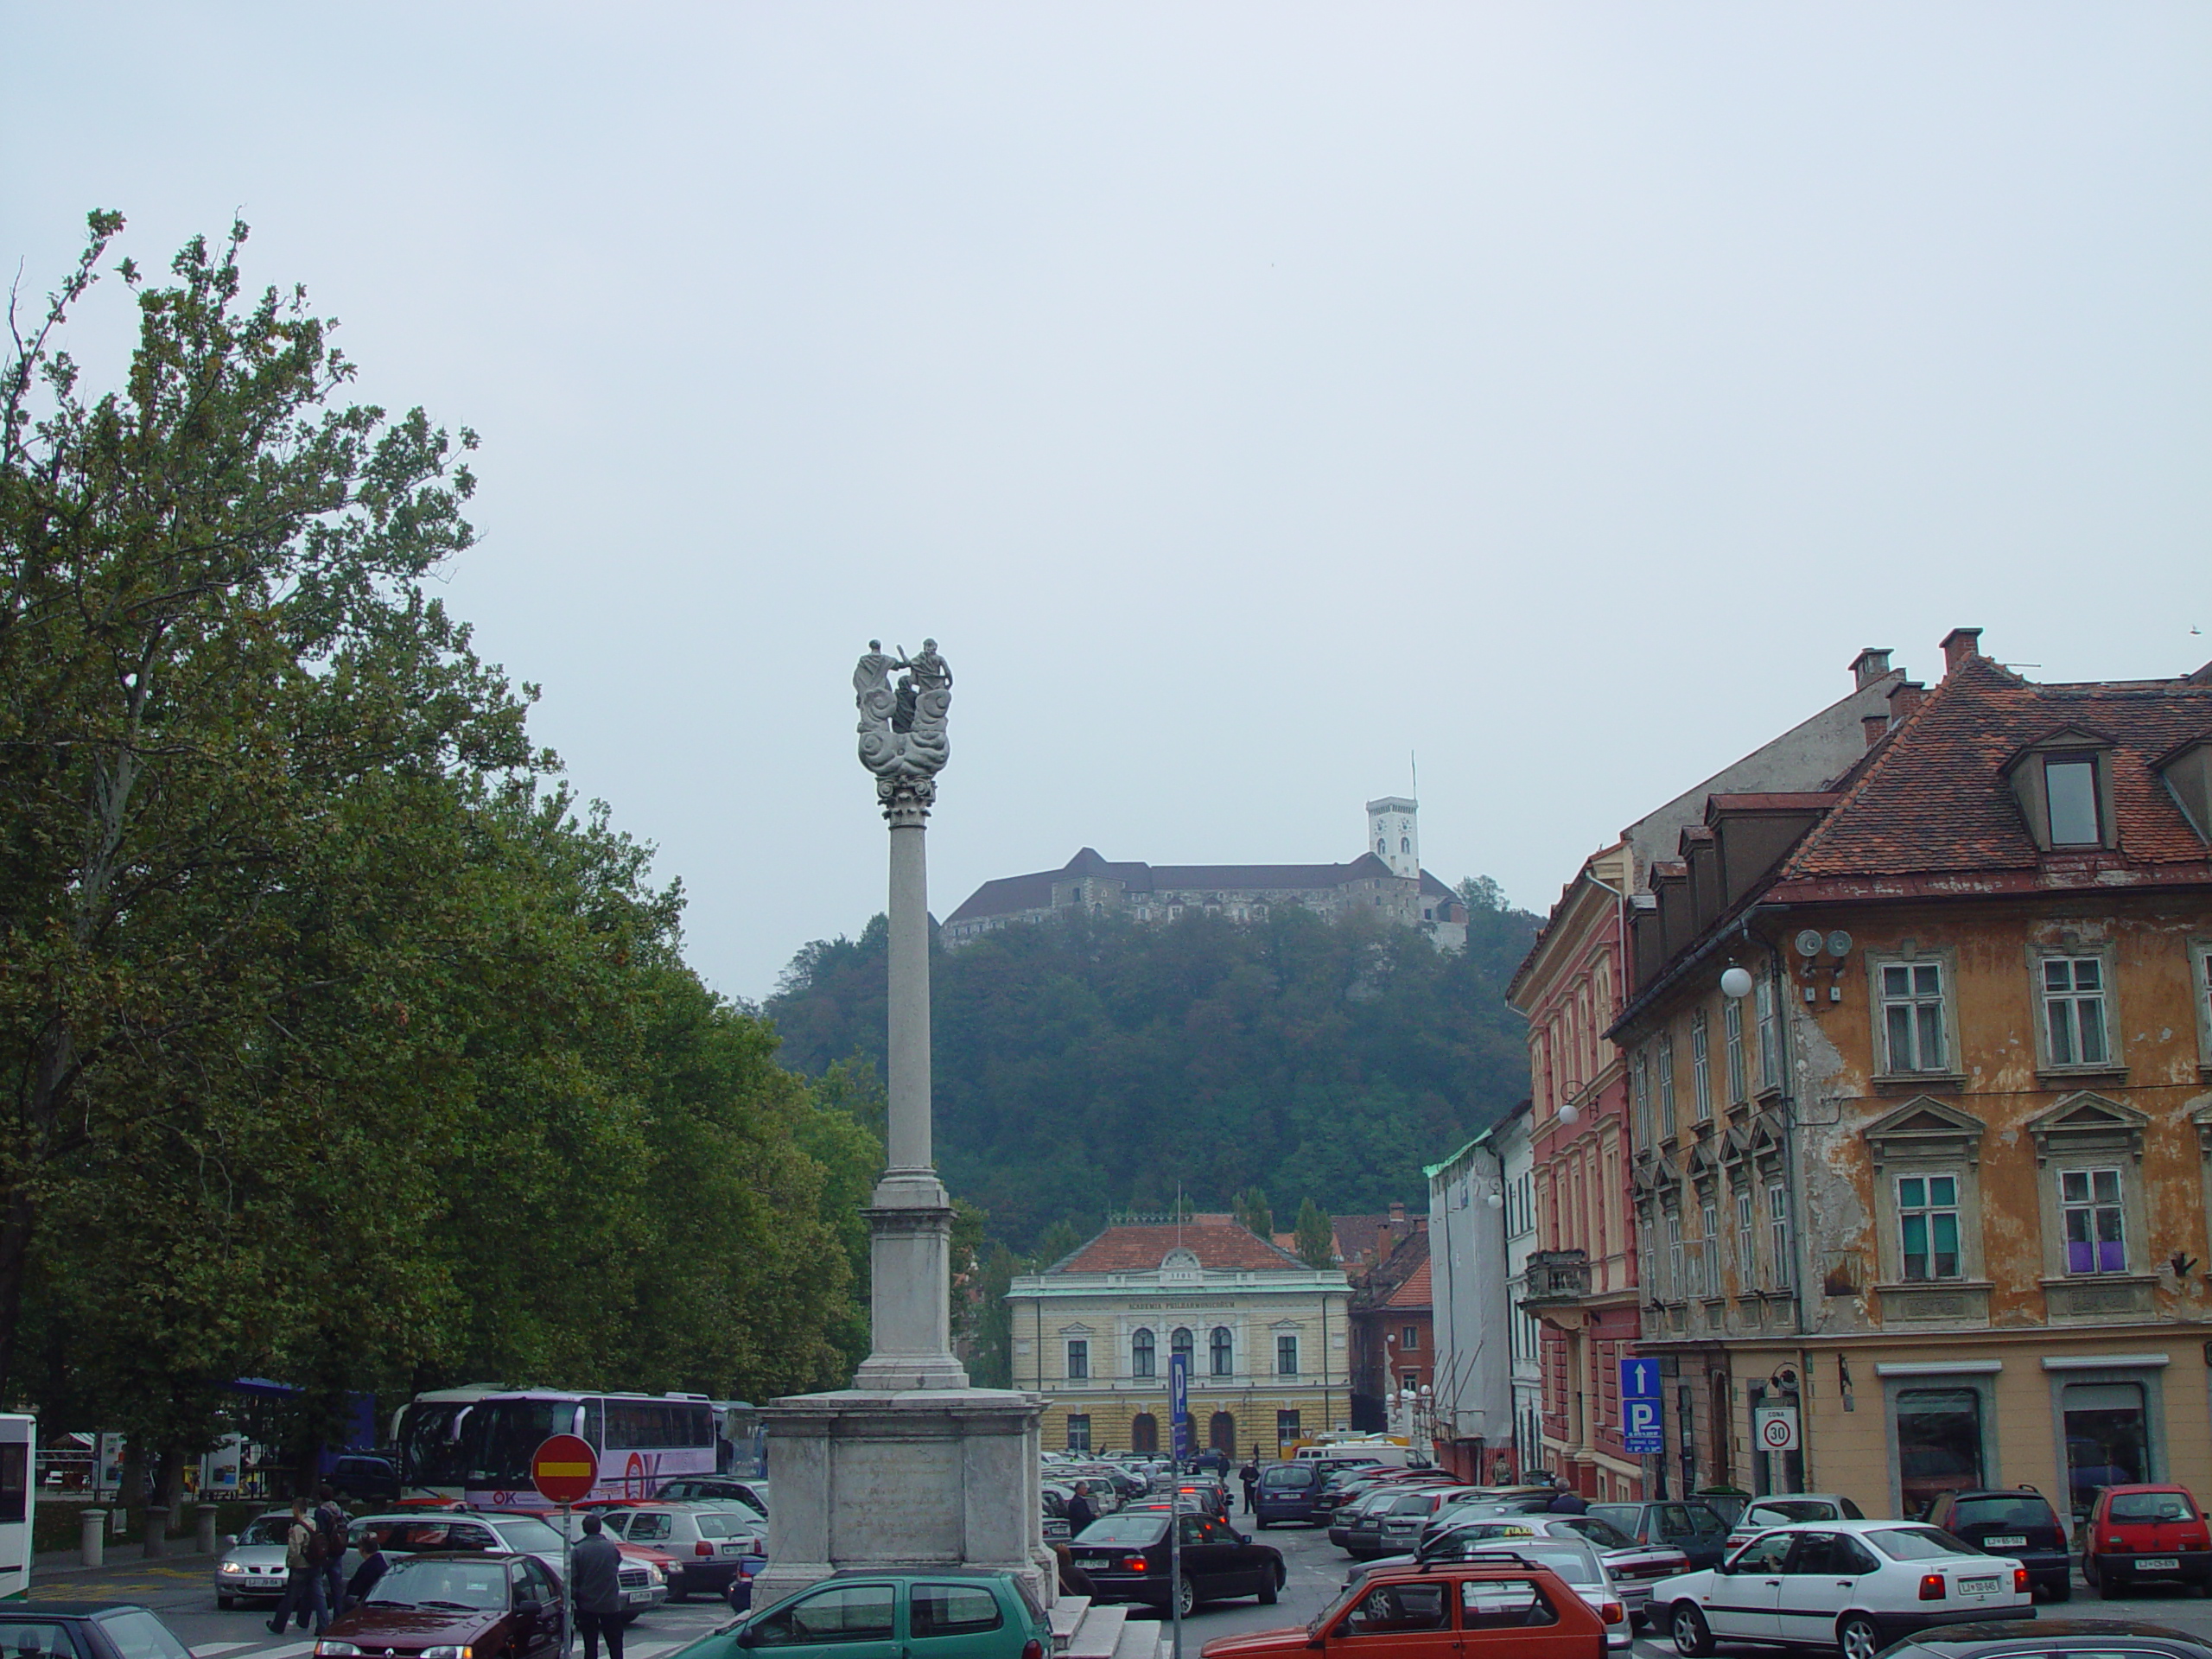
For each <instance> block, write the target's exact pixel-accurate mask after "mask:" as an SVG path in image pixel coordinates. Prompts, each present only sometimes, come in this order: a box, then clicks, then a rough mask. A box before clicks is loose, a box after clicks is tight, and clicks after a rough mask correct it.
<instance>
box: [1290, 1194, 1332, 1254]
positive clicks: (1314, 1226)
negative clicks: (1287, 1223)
mask: <svg viewBox="0 0 2212 1659" xmlns="http://www.w3.org/2000/svg"><path fill="white" fill-rule="evenodd" d="M1292 1238H1293V1243H1292V1248H1293V1249H1294V1250H1295V1251H1296V1252H1297V1255H1298V1259H1299V1260H1300V1261H1301V1262H1304V1263H1305V1264H1306V1266H1307V1267H1309V1268H1332V1267H1334V1266H1336V1264H1337V1253H1336V1248H1335V1246H1336V1229H1335V1228H1334V1226H1332V1224H1331V1223H1330V1220H1329V1212H1328V1211H1325V1210H1324V1209H1323V1208H1322V1207H1321V1206H1320V1205H1318V1204H1316V1203H1314V1202H1313V1199H1311V1198H1307V1199H1306V1200H1305V1201H1304V1202H1303V1203H1301V1204H1300V1205H1299V1206H1298V1224H1297V1226H1296V1228H1295V1229H1294V1231H1293V1234H1292Z"/></svg>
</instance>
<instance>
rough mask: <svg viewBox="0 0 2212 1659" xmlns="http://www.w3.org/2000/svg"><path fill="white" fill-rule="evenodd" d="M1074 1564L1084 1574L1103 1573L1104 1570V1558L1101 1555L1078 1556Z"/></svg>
mask: <svg viewBox="0 0 2212 1659" xmlns="http://www.w3.org/2000/svg"><path fill="white" fill-rule="evenodd" d="M1075 1564H1076V1565H1077V1567H1081V1568H1082V1569H1083V1570H1084V1572H1086V1573H1103V1572H1104V1571H1105V1570H1106V1558H1105V1557H1104V1556H1103V1555H1079V1556H1077V1558H1076V1563H1075Z"/></svg>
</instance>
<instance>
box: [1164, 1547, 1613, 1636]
mask: <svg viewBox="0 0 2212 1659" xmlns="http://www.w3.org/2000/svg"><path fill="white" fill-rule="evenodd" d="M1605 1631H1606V1626H1605V1622H1604V1620H1603V1618H1601V1617H1600V1616H1599V1614H1598V1613H1597V1612H1595V1611H1592V1608H1591V1606H1590V1604H1589V1603H1588V1602H1586V1601H1585V1600H1584V1599H1582V1598H1581V1596H1580V1595H1579V1594H1577V1593H1576V1592H1575V1590H1574V1587H1573V1586H1572V1585H1569V1584H1568V1583H1567V1582H1566V1581H1565V1580H1562V1579H1561V1578H1560V1576H1559V1574H1558V1573H1554V1571H1553V1570H1552V1569H1551V1568H1550V1567H1546V1566H1544V1565H1543V1564H1542V1563H1541V1562H1531V1561H1520V1560H1476V1561H1465V1562H1458V1563H1454V1564H1452V1566H1449V1567H1441V1568H1422V1567H1395V1568H1392V1569H1390V1570H1389V1571H1387V1572H1382V1573H1372V1574H1369V1575H1366V1576H1364V1577H1363V1578H1362V1579H1361V1580H1360V1582H1359V1583H1357V1585H1354V1586H1351V1587H1350V1588H1348V1589H1347V1590H1345V1592H1344V1593H1343V1594H1342V1595H1340V1596H1338V1598H1337V1599H1336V1600H1335V1601H1334V1602H1332V1603H1331V1604H1330V1605H1329V1606H1328V1607H1327V1608H1326V1609H1325V1611H1323V1612H1322V1613H1321V1615H1320V1616H1319V1618H1316V1619H1315V1620H1314V1621H1313V1623H1312V1624H1306V1625H1293V1626H1292V1627H1290V1628H1289V1629H1287V1630H1262V1631H1259V1632H1257V1633H1255V1634H1254V1635H1250V1636H1224V1637H1216V1638H1215V1639H1214V1640H1213V1641H1211V1642H1209V1643H1206V1644H1205V1647H1203V1648H1201V1649H1199V1650H1198V1651H1199V1654H1200V1656H1201V1659H1312V1654H1311V1650H1312V1649H1316V1648H1319V1649H1324V1650H1326V1651H1334V1652H1343V1653H1352V1654H1357V1653H1361V1652H1366V1651H1372V1652H1375V1653H1377V1654H1388V1655H1389V1656H1391V1659H1604V1655H1605Z"/></svg>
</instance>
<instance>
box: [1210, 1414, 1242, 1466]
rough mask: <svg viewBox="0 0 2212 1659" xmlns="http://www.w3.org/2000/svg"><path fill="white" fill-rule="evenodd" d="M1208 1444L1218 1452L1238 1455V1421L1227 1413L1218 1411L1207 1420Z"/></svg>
mask: <svg viewBox="0 0 2212 1659" xmlns="http://www.w3.org/2000/svg"><path fill="white" fill-rule="evenodd" d="M1206 1444H1207V1445H1208V1446H1211V1447H1213V1449H1214V1450H1215V1451H1217V1452H1228V1453H1229V1454H1230V1456H1231V1457H1234V1456H1236V1419H1235V1418H1234V1417H1232V1416H1230V1414H1228V1413H1227V1412H1225V1411H1217V1412H1216V1413H1214V1414H1213V1415H1212V1416H1211V1417H1210V1418H1208V1419H1207V1420H1206Z"/></svg>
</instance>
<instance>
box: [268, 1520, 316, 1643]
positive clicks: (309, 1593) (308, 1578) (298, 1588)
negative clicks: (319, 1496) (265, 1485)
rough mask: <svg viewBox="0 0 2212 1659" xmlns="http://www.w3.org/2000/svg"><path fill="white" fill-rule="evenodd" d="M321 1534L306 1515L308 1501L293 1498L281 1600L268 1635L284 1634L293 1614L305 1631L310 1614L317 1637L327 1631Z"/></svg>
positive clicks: (285, 1551) (285, 1550) (270, 1622)
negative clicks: (297, 1617)
mask: <svg viewBox="0 0 2212 1659" xmlns="http://www.w3.org/2000/svg"><path fill="white" fill-rule="evenodd" d="M322 1553H323V1548H322V1535H321V1533H320V1532H319V1531H318V1530H317V1529H316V1528H315V1521H314V1519H313V1517H311V1516H309V1515H308V1501H307V1499H305V1498H304V1497H296V1498H294V1499H293V1500H292V1521H291V1524H290V1525H289V1526H288V1527H287V1528H286V1529H284V1599H283V1600H282V1601H280V1602H278V1603H277V1617H276V1618H272V1619H270V1621H269V1633H270V1635H271V1636H282V1635H283V1634H284V1627H285V1626H286V1625H287V1624H290V1623H291V1621H292V1615H293V1614H295V1613H297V1614H298V1615H299V1618H300V1628H301V1629H302V1630H305V1629H307V1627H308V1612H309V1611H313V1612H314V1614H315V1634H316V1635H317V1636H321V1634H322V1633H323V1632H324V1631H325V1630H328V1629H329V1628H330V1606H329V1604H328V1603H327V1602H326V1601H324V1600H323V1599H322V1586H323V1573H322Z"/></svg>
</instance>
